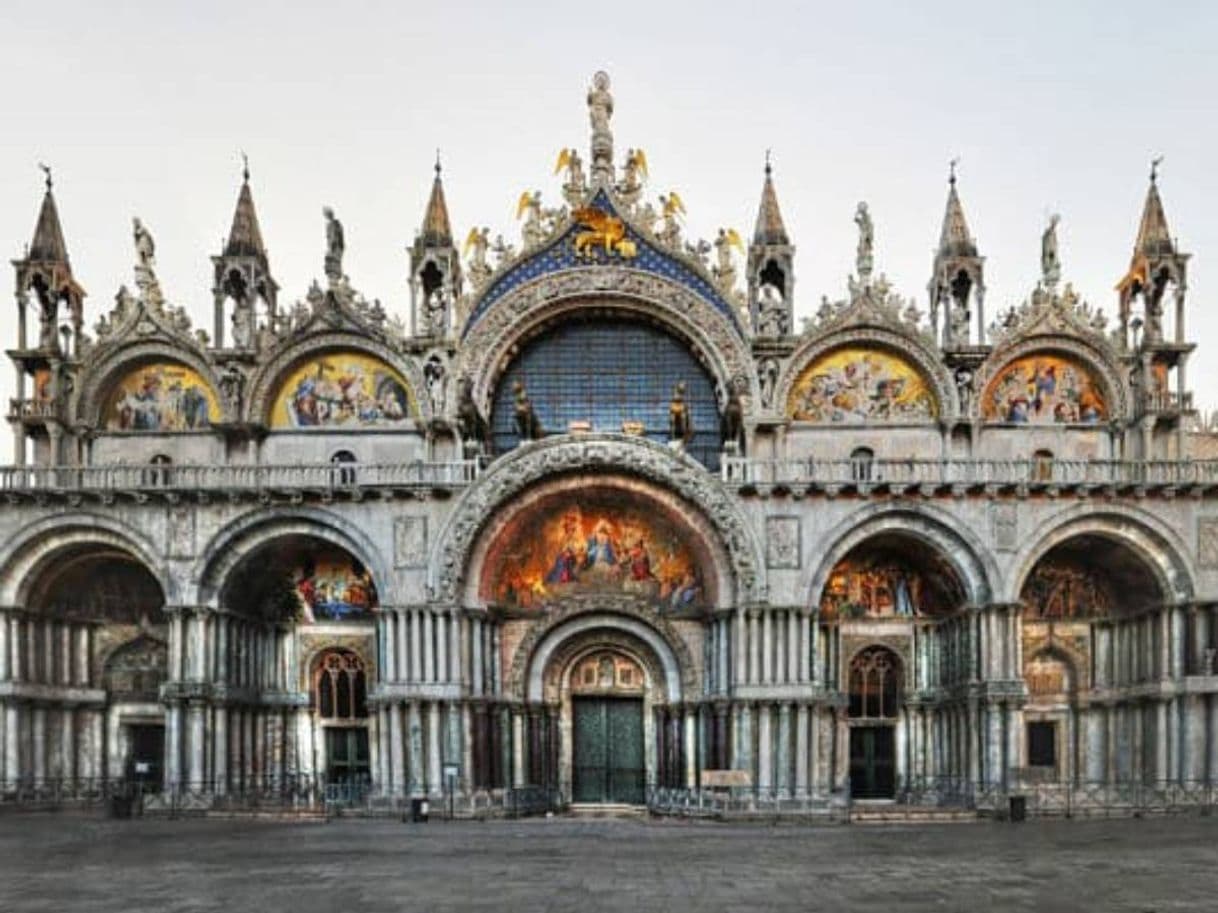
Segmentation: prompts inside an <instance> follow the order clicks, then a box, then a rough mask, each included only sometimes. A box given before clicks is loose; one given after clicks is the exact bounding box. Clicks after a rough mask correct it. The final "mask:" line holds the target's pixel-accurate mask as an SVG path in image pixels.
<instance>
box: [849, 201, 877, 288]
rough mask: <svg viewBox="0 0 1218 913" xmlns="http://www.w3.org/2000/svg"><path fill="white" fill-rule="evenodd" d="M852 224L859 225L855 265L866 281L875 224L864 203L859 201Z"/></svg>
mask: <svg viewBox="0 0 1218 913" xmlns="http://www.w3.org/2000/svg"><path fill="white" fill-rule="evenodd" d="M854 224H855V225H857V226H858V227H859V246H858V253H857V254H856V256H855V267H856V268H857V269H858V274H859V278H860V279H862V280H863V281H866V280H867V279H868V278H870V276H871V267H872V263H873V248H874V247H875V226H874V225H873V224H872V222H871V213H870V212H868V211H867V204H866V203H859V205H858V209H856V210H855V212H854Z"/></svg>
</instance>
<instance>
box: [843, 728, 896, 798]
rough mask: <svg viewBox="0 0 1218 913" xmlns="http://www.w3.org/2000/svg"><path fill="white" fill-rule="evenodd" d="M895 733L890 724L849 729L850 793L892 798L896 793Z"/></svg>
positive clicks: (864, 796) (862, 796) (857, 795)
mask: <svg viewBox="0 0 1218 913" xmlns="http://www.w3.org/2000/svg"><path fill="white" fill-rule="evenodd" d="M896 757H897V755H896V732H895V730H894V729H893V727H892V726H854V727H852V728H851V729H850V795H852V796H853V797H854V798H856V799H891V798H893V797H894V796H895V795H896V786H897V779H896Z"/></svg>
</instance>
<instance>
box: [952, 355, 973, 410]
mask: <svg viewBox="0 0 1218 913" xmlns="http://www.w3.org/2000/svg"><path fill="white" fill-rule="evenodd" d="M955 380H956V396H957V398H958V399H959V400H960V414H961V415H963V416H965V417H966V418H967V417H968V416H970V415H971V414H972V411H973V372H972V371H970V370H969V369H968V368H965V367H960V368H957V369H956V375H955Z"/></svg>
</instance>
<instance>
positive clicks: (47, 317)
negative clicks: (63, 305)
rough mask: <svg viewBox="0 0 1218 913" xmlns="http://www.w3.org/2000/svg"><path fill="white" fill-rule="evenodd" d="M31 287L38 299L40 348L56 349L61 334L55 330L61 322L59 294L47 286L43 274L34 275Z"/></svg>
mask: <svg viewBox="0 0 1218 913" xmlns="http://www.w3.org/2000/svg"><path fill="white" fill-rule="evenodd" d="M30 287H31V288H32V289H33V290H34V296H35V297H36V298H37V299H38V348H40V349H49V350H52V351H54V350H55V349H58V348H59V336H58V334H57V333H56V332H55V328H56V326H57V325H58V323H59V296H58V295H56V294H55V292H54V290H52V289H51V288H50V287H48V286H47V283H46V280H45V279H44V278H43V277H42V275H41V274H38V275H35V276H34V278H33V280H32V281H31V282H30Z"/></svg>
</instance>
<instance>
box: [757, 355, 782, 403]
mask: <svg viewBox="0 0 1218 913" xmlns="http://www.w3.org/2000/svg"><path fill="white" fill-rule="evenodd" d="M757 373H758V375H759V377H760V380H761V405H762V406H764V407H765V408H767V409H768V408H769V407H770V405H771V403H772V402H773V401H774V388H775V387H776V386H777V385H778V359H777V358H774V357H773V356H766V357H765V358H763V359H762V360H761V363H760V364H759V365H758V366H757Z"/></svg>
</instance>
